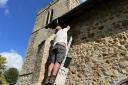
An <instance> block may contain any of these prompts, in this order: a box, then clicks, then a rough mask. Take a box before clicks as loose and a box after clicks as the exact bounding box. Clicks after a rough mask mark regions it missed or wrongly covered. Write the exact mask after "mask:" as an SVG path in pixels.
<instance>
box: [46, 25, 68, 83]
mask: <svg viewBox="0 0 128 85" xmlns="http://www.w3.org/2000/svg"><path fill="white" fill-rule="evenodd" d="M69 29H70V26H67V27H66V28H64V29H62V28H61V26H57V27H56V30H55V38H54V44H53V49H52V56H51V61H50V65H49V67H48V77H47V79H46V82H45V83H46V85H53V83H54V82H55V79H56V75H57V72H58V70H59V68H60V65H61V63H62V61H63V60H64V57H65V53H66V48H67V32H68V30H69Z"/></svg>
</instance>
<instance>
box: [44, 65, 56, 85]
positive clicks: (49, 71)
mask: <svg viewBox="0 0 128 85" xmlns="http://www.w3.org/2000/svg"><path fill="white" fill-rule="evenodd" d="M53 67H54V63H51V64H50V65H49V67H48V76H47V79H46V81H45V84H48V83H49V80H50V77H51V74H52V70H53Z"/></svg>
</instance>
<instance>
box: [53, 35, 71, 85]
mask: <svg viewBox="0 0 128 85" xmlns="http://www.w3.org/2000/svg"><path fill="white" fill-rule="evenodd" d="M71 42H72V36H71V37H70V39H69V42H68V46H67V50H66V54H65V58H64V60H63V62H62V63H61V66H60V69H59V71H58V74H57V76H56V80H55V82H54V84H53V85H65V81H66V78H67V74H68V71H69V69H68V68H67V66H65V62H66V59H67V56H68V51H69V48H70V45H71Z"/></svg>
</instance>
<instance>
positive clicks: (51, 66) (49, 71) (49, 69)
mask: <svg viewBox="0 0 128 85" xmlns="http://www.w3.org/2000/svg"><path fill="white" fill-rule="evenodd" d="M53 67H54V63H51V64H50V65H49V67H48V76H51V73H52V70H53Z"/></svg>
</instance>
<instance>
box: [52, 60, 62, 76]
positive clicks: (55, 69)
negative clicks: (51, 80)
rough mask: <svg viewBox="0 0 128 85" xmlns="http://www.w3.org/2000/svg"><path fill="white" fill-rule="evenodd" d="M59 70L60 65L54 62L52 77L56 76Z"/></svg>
mask: <svg viewBox="0 0 128 85" xmlns="http://www.w3.org/2000/svg"><path fill="white" fill-rule="evenodd" d="M59 68H60V64H59V63H57V62H56V63H55V64H54V67H53V72H52V75H57V72H58V70H59Z"/></svg>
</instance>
